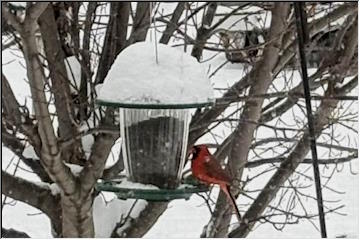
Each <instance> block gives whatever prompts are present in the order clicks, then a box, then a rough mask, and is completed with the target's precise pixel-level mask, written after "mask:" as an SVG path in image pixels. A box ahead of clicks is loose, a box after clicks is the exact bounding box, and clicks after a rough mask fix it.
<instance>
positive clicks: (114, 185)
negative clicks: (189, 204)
mask: <svg viewBox="0 0 360 240" xmlns="http://www.w3.org/2000/svg"><path fill="white" fill-rule="evenodd" d="M124 180H125V177H124V178H123V179H116V180H111V181H102V182H98V183H97V184H96V189H97V190H98V191H107V192H113V193H115V194H116V195H117V197H118V198H119V199H124V200H125V199H129V198H131V199H144V200H148V201H170V200H174V199H186V200H188V199H189V198H190V196H191V195H192V194H194V193H200V192H207V191H209V188H208V186H206V185H203V184H200V183H199V182H197V181H196V180H195V179H194V178H193V177H191V176H190V177H188V178H186V179H184V181H183V183H182V184H180V186H179V187H177V188H176V189H148V188H146V189H145V188H144V189H142V188H127V187H121V185H120V184H121V182H122V181H124Z"/></svg>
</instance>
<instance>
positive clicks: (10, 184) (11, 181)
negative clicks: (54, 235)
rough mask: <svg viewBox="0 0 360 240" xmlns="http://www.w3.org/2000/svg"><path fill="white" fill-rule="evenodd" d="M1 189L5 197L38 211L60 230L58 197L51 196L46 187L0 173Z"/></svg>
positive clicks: (3, 172)
mask: <svg viewBox="0 0 360 240" xmlns="http://www.w3.org/2000/svg"><path fill="white" fill-rule="evenodd" d="M1 189H2V193H3V194H5V195H6V196H8V197H11V198H12V199H15V200H18V201H21V202H24V203H27V204H29V205H30V206H33V207H35V208H38V209H40V210H41V211H42V212H44V213H45V214H46V215H47V216H49V218H50V219H51V220H52V222H53V224H54V225H55V226H56V229H57V230H59V229H61V206H60V195H52V193H51V190H50V188H49V187H48V186H47V185H44V186H43V187H42V186H40V185H37V184H34V183H32V182H29V181H27V180H25V179H21V178H18V177H15V176H12V175H11V174H9V173H7V172H5V171H1Z"/></svg>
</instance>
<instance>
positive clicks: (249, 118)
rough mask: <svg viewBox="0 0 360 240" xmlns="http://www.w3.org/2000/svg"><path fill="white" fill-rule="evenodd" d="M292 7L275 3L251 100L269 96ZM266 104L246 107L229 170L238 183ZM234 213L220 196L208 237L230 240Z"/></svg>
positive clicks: (259, 101) (257, 101) (257, 102)
mask: <svg viewBox="0 0 360 240" xmlns="http://www.w3.org/2000/svg"><path fill="white" fill-rule="evenodd" d="M289 6H290V4H289V3H275V6H274V7H273V9H272V18H271V26H270V34H269V37H268V39H267V41H268V42H269V43H268V44H267V45H266V47H265V49H264V54H263V57H262V59H261V60H260V61H259V62H257V63H256V65H255V67H254V70H253V71H252V75H251V76H250V79H251V83H250V91H249V95H250V96H252V95H259V94H265V93H266V91H267V89H268V88H269V86H270V84H271V82H272V80H273V76H272V69H273V68H274V67H275V65H276V63H277V61H278V58H279V52H280V49H281V48H280V46H281V42H282V36H283V34H284V33H285V31H286V28H287V21H286V18H287V16H288V13H289V9H290V7H289ZM263 101H264V99H262V98H257V99H254V100H249V101H247V102H246V103H245V106H244V110H243V112H242V114H241V117H240V120H239V124H238V126H237V128H236V130H235V131H234V133H233V137H232V143H231V145H232V147H231V150H230V154H229V163H228V168H229V169H231V170H232V173H233V177H234V178H235V179H241V176H242V171H243V168H244V166H245V164H246V162H247V156H248V152H249V149H250V145H251V142H252V140H253V134H254V131H255V129H256V127H257V124H256V123H257V122H258V121H259V119H260V116H261V109H262V103H263ZM234 193H235V195H237V194H238V193H239V191H234ZM230 213H231V207H230V204H228V202H227V201H226V196H224V194H223V193H222V192H220V193H219V196H218V202H217V204H216V207H215V210H214V214H213V215H212V217H211V219H210V221H209V223H208V226H207V227H208V228H209V229H207V230H206V233H207V234H206V237H224V236H226V235H225V234H226V233H227V226H229V222H230V219H231V214H230Z"/></svg>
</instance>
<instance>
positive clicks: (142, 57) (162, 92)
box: [96, 42, 214, 109]
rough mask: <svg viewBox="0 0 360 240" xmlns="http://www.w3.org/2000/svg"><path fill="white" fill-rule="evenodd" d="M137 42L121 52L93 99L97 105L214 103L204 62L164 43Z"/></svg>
mask: <svg viewBox="0 0 360 240" xmlns="http://www.w3.org/2000/svg"><path fill="white" fill-rule="evenodd" d="M157 55H158V61H157V62H156V56H155V46H154V43H146V42H139V43H135V44H133V45H131V46H129V47H127V48H126V49H125V50H124V51H122V52H121V53H120V54H119V55H118V57H117V58H116V60H115V61H114V63H113V65H112V66H111V68H110V70H109V72H108V74H107V76H106V78H105V80H104V84H102V86H99V93H98V97H97V99H96V103H97V104H98V105H104V106H111V107H124V108H146V109H184V108H197V107H203V106H207V105H211V104H213V103H214V95H213V89H212V87H211V84H210V80H209V78H208V76H207V74H206V69H205V66H204V65H203V64H200V63H199V62H197V60H196V59H195V58H194V57H192V56H190V55H189V54H186V53H184V52H182V51H180V50H179V49H177V48H173V47H170V46H168V45H165V44H158V45H157Z"/></svg>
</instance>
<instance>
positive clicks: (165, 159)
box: [96, 42, 213, 200]
mask: <svg viewBox="0 0 360 240" xmlns="http://www.w3.org/2000/svg"><path fill="white" fill-rule="evenodd" d="M154 54H155V50H154V45H153V44H149V43H144V42H141V43H136V44H133V45H131V46H129V47H128V48H126V49H125V50H124V51H122V52H121V53H120V54H119V56H118V57H117V58H116V60H115V61H114V63H113V65H112V67H111V69H110V70H109V72H108V75H107V76H106V78H105V81H104V84H103V86H101V89H100V93H99V95H98V98H97V100H96V103H97V104H99V105H102V106H108V107H118V108H119V114H120V135H121V138H122V140H123V141H122V154H123V161H124V166H125V170H126V174H127V175H126V177H127V179H128V180H129V181H132V182H136V183H141V184H150V185H154V186H156V187H158V188H159V189H131V190H129V189H126V188H122V187H118V186H121V184H118V183H119V182H116V181H112V182H108V183H101V184H100V185H99V184H98V186H97V187H98V189H100V190H104V191H112V192H117V193H119V194H120V195H121V193H124V192H125V194H124V195H122V196H123V198H144V199H148V200H161V199H163V200H170V199H175V198H188V197H189V194H190V195H191V194H192V193H194V192H196V189H198V191H204V187H200V188H197V186H193V185H192V187H191V186H190V187H189V184H186V186H180V185H181V183H182V179H181V176H182V170H183V167H184V163H185V158H186V150H187V142H188V133H189V124H190V110H191V108H198V107H204V106H208V105H211V104H212V103H213V90H212V88H211V85H210V81H209V79H208V77H207V75H206V71H205V69H204V68H203V66H202V65H201V64H199V63H198V62H197V61H196V59H195V58H193V57H191V56H189V55H186V54H185V53H183V52H182V51H180V50H177V49H175V48H172V47H170V46H167V45H164V44H158V46H157V54H158V63H156V61H155V55H154ZM119 179H120V178H119ZM127 193H130V194H127ZM138 193H139V194H138ZM165 193H167V194H165ZM119 194H118V195H119ZM132 195H134V196H132ZM155 195H157V197H154V199H152V197H151V196H155ZM163 195H164V197H163V198H162V197H159V196H163ZM149 196H150V197H149Z"/></svg>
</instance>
